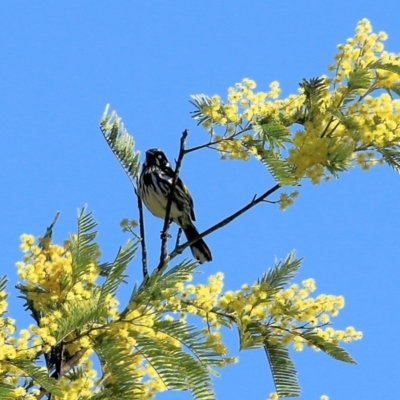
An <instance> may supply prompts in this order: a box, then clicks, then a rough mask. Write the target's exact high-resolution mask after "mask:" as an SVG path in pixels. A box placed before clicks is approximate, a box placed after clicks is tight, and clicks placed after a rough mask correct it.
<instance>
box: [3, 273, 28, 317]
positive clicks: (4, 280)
mask: <svg viewBox="0 0 400 400" xmlns="http://www.w3.org/2000/svg"><path fill="white" fill-rule="evenodd" d="M7 282H8V280H7V277H6V276H3V277H2V278H0V301H3V300H5V299H6V298H7V297H8V294H7V293H6V292H5V291H4V289H5V288H6V286H7ZM26 300H27V299H26ZM6 312H7V309H5V310H4V311H3V312H1V313H0V317H1V316H3V315H4V314H5V313H6Z"/></svg>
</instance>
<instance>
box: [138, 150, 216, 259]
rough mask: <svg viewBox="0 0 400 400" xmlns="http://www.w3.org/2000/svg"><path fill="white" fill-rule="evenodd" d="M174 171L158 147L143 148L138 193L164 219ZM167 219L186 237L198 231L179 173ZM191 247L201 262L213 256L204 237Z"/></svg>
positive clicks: (189, 239) (192, 237)
mask: <svg viewBox="0 0 400 400" xmlns="http://www.w3.org/2000/svg"><path fill="white" fill-rule="evenodd" d="M174 174H175V172H174V171H173V169H172V168H171V165H170V163H169V162H168V159H167V157H166V156H165V154H164V153H163V152H162V151H161V150H160V149H149V150H147V151H146V160H145V162H144V163H143V167H142V171H141V174H140V177H139V180H138V194H139V197H140V198H141V200H142V201H143V203H144V204H145V206H146V207H147V209H148V210H149V211H150V212H151V213H152V214H153V215H155V216H156V217H158V218H162V219H165V212H166V208H167V202H168V197H169V194H170V192H171V187H172V182H173V178H174ZM169 219H170V220H172V221H173V222H175V223H176V224H177V225H178V226H179V227H180V228H182V230H183V232H184V233H185V236H186V239H187V240H188V241H191V240H192V239H194V238H195V237H197V236H198V235H199V231H198V230H197V228H196V227H195V225H194V223H193V221H195V220H196V218H195V215H194V204H193V199H192V196H191V195H190V192H189V190H188V188H187V187H186V186H185V184H184V183H183V182H182V180H181V178H179V177H178V179H177V182H176V186H175V190H174V193H173V198H172V204H171V211H170V215H169ZM190 249H191V251H192V254H193V257H194V258H195V259H196V260H197V261H198V262H199V263H200V264H202V263H204V262H205V261H211V260H212V255H211V251H210V249H209V248H208V246H207V244H206V242H205V241H204V240H203V239H198V240H197V241H196V242H195V243H193V244H192V245H191V246H190Z"/></svg>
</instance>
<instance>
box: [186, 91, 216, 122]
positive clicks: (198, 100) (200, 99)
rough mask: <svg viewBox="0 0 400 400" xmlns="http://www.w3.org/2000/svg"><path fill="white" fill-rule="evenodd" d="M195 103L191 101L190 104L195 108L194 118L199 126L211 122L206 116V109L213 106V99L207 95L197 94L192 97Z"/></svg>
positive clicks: (192, 112)
mask: <svg viewBox="0 0 400 400" xmlns="http://www.w3.org/2000/svg"><path fill="white" fill-rule="evenodd" d="M190 97H191V98H192V99H193V101H190V100H189V103H190V104H192V105H193V106H194V108H195V110H194V111H191V112H190V113H191V114H192V118H193V119H194V120H196V121H197V125H200V124H202V123H204V122H206V121H209V120H210V117H209V116H208V115H204V114H203V112H204V108H205V107H210V106H211V98H210V97H208V96H206V95H205V94H196V95H191V96H190Z"/></svg>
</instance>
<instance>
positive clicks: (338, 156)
mask: <svg viewBox="0 0 400 400" xmlns="http://www.w3.org/2000/svg"><path fill="white" fill-rule="evenodd" d="M353 152H354V143H344V142H343V141H342V142H341V144H339V145H335V144H334V142H332V150H331V151H330V152H329V153H328V160H327V162H326V163H324V166H325V167H326V169H327V170H328V171H329V172H330V173H331V174H332V175H334V176H335V177H338V176H339V174H338V173H339V172H344V171H347V169H348V168H349V166H350V165H351V164H350V163H349V159H350V156H351V154H352V153H353Z"/></svg>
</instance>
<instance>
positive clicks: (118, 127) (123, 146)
mask: <svg viewBox="0 0 400 400" xmlns="http://www.w3.org/2000/svg"><path fill="white" fill-rule="evenodd" d="M100 130H101V132H102V134H103V136H104V138H105V139H106V141H107V144H108V145H109V146H110V149H111V150H112V152H113V153H114V154H115V156H116V157H117V159H118V161H119V163H120V164H121V166H122V168H123V170H124V171H125V173H126V174H127V175H128V177H129V179H130V181H131V182H132V184H134V183H135V179H136V177H137V175H138V173H139V156H140V152H138V151H135V150H134V148H135V142H134V140H133V137H132V136H131V135H129V133H128V131H127V130H126V129H125V127H124V124H123V123H122V122H121V118H120V117H118V115H117V113H116V112H115V111H112V112H111V113H109V105H107V107H106V109H105V111H104V114H103V116H102V118H101V121H100Z"/></svg>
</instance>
